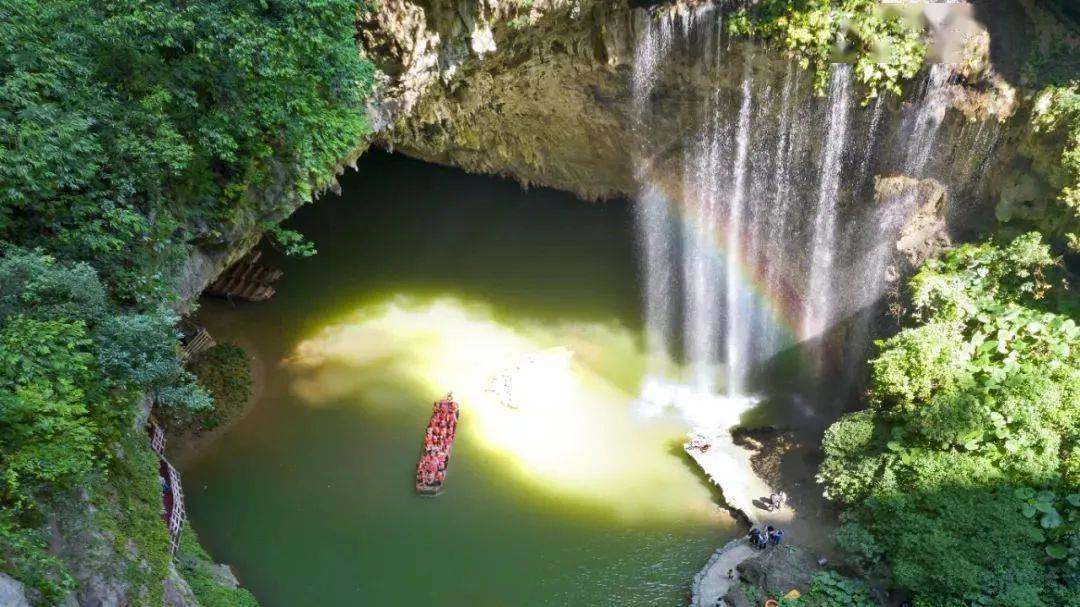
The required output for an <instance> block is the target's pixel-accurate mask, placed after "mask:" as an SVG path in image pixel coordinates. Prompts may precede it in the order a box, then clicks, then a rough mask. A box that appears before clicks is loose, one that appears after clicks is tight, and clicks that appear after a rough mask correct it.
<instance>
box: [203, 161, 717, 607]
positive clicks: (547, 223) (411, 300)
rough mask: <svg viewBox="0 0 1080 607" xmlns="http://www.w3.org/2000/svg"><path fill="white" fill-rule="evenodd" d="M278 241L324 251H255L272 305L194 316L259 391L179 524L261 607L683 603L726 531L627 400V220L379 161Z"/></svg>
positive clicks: (672, 426) (637, 364) (508, 186)
mask: <svg viewBox="0 0 1080 607" xmlns="http://www.w3.org/2000/svg"><path fill="white" fill-rule="evenodd" d="M289 227H294V228H297V229H300V230H301V231H303V232H304V233H305V234H307V235H308V236H309V237H310V238H311V239H312V240H313V241H314V242H315V244H316V246H317V247H318V249H319V254H318V255H317V256H316V257H313V258H310V259H283V258H281V257H279V256H277V255H276V254H274V253H272V252H271V253H269V254H268V255H267V258H266V259H267V260H268V261H269V262H270V263H272V264H274V265H277V266H278V267H281V268H282V269H283V270H284V271H285V277H284V279H283V280H282V281H281V283H280V285H279V287H278V293H277V295H276V296H275V297H274V298H273V299H272V300H271V301H269V302H265V303H260V304H236V305H231V304H228V303H225V302H221V301H214V300H206V301H204V303H203V308H202V310H201V312H200V315H199V316H200V320H201V322H203V323H204V324H206V325H207V326H208V327H209V328H210V329H211V331H212V333H213V334H214V336H215V337H216V338H217V339H218V340H219V341H235V342H238V343H241V344H242V345H244V346H245V347H246V348H248V350H249V351H250V352H251V354H252V355H253V356H254V357H255V361H256V373H257V375H258V376H259V378H260V379H259V388H258V393H257V394H256V397H255V399H254V403H253V407H252V409H251V411H250V413H249V414H248V415H247V416H246V417H244V418H243V419H242V420H241V421H239V422H238V423H237V424H236V425H235V426H233V427H232V428H230V429H229V430H228V431H227V432H226V433H225V434H224V435H223V436H222V437H221V438H220V439H219V440H217V441H215V442H213V443H211V444H209V445H206V446H204V447H202V448H200V449H199V450H198V451H197V452H195V453H193V454H188V455H187V456H186V457H184V459H183V461H182V473H183V475H184V480H185V487H186V491H187V498H188V509H189V511H190V515H191V520H192V524H193V525H194V527H195V528H196V530H197V531H198V532H199V534H200V536H201V538H202V540H203V541H204V543H205V544H206V545H207V547H208V548H209V550H210V551H211V553H212V554H213V555H214V557H215V558H216V559H218V560H220V561H224V562H228V563H230V564H232V565H233V566H234V569H235V571H236V572H237V574H238V576H239V578H240V580H241V581H242V583H243V584H244V585H245V586H247V587H248V588H250V589H251V590H252V591H253V592H254V593H255V595H256V596H257V597H258V598H259V600H260V601H261V602H262V604H263V605H266V606H270V607H273V606H306V605H313V606H335V605H350V606H351V605H446V606H458V605H460V606H485V605H512V606H529V605H677V604H682V603H684V602H685V600H686V598H687V596H688V592H689V585H690V579H691V577H692V576H693V573H694V572H695V571H697V570H698V569H699V568H700V567H701V566H702V565H703V563H704V562H705V560H706V559H707V558H708V555H709V554H710V552H711V551H712V550H714V549H715V548H716V547H717V546H719V545H721V544H722V543H723V542H724V541H726V539H727V538H728V537H729V536H730V535H731V533H732V527H731V521H730V520H729V519H728V518H727V517H726V516H725V515H723V514H722V513H721V512H720V511H719V509H718V508H717V506H716V505H715V495H713V494H712V493H711V492H710V489H709V488H708V487H707V486H706V485H705V483H703V482H702V481H701V479H700V478H699V477H698V476H697V474H696V473H695V471H694V470H693V468H692V467H691V466H690V465H689V464H688V463H687V461H686V459H685V457H684V456H683V455H682V453H681V450H680V449H679V443H680V441H681V440H682V435H683V433H684V432H685V431H686V428H685V427H682V426H681V425H680V423H679V422H678V421H677V420H672V419H642V418H641V416H640V415H639V414H638V413H637V412H636V411H635V408H634V405H633V399H634V395H635V394H636V390H637V387H638V382H639V381H640V379H641V375H642V373H643V370H644V363H643V357H642V355H641V352H640V347H641V346H640V331H641V327H640V319H639V309H640V301H639V294H638V285H637V278H636V273H637V266H636V256H635V252H634V250H635V245H634V231H633V221H632V217H631V214H630V210H629V208H628V206H627V205H626V204H625V203H620V202H612V203H606V204H603V205H598V204H591V203H585V202H581V201H578V200H575V199H573V198H572V197H570V196H568V195H565V194H561V193H557V192H552V191H548V190H532V191H528V192H526V191H522V190H521V189H520V188H519V187H518V186H517V185H515V184H512V183H509V182H506V181H502V180H496V179H490V178H484V177H477V176H469V175H465V174H463V173H460V172H458V171H454V170H450V169H446V168H441V167H436V166H432V165H427V164H423V163H419V162H416V161H412V160H407V159H403V158H399V157H392V156H387V155H384V154H378V153H372V154H369V155H367V156H365V157H364V159H363V160H362V161H361V163H360V165H359V171H358V172H357V173H351V174H349V175H348V176H346V177H345V179H344V182H343V195H342V196H341V197H331V198H329V199H325V200H323V201H320V202H319V203H317V204H316V205H313V206H310V207H306V208H304V209H302V210H301V211H300V212H298V213H297V215H296V217H295V218H294V219H293V220H291V221H290V224H289ZM523 361H524V362H523ZM502 371H506V375H505V376H506V377H512V378H513V380H512V381H513V386H514V387H513V395H514V399H515V400H514V403H513V404H514V406H513V407H511V406H507V404H508V403H507V402H503V401H500V400H499V399H500V398H501V397H498V396H497V394H499V393H498V392H497V391H494V388H492V386H494V385H496V384H495V383H491V382H494V380H492V379H491V378H493V377H502V375H500V373H501V372H502ZM451 389H452V390H455V394H456V395H457V396H458V398H459V400H461V402H462V405H463V417H462V425H461V431H460V434H459V438H458V441H457V444H456V445H455V448H454V457H453V460H452V462H451V466H450V472H449V475H448V480H447V490H446V491H445V493H444V494H443V495H440V496H439V497H437V498H424V497H420V496H417V495H416V494H415V492H414V491H413V488H412V475H413V468H414V465H415V462H416V456H417V454H418V449H419V445H420V440H421V437H422V434H423V431H424V430H423V429H424V425H425V423H426V421H427V417H428V415H429V414H430V403H431V401H432V400H433V399H434V398H436V397H437V396H439V395H440V393H441V392H444V391H446V390H451Z"/></svg>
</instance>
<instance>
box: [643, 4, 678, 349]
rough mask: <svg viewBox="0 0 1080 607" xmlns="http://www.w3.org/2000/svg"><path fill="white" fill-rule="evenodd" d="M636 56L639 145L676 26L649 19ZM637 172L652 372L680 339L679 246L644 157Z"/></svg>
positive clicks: (664, 205)
mask: <svg viewBox="0 0 1080 607" xmlns="http://www.w3.org/2000/svg"><path fill="white" fill-rule="evenodd" d="M643 25H644V27H643V28H642V35H641V36H640V38H639V40H638V44H637V48H636V53H635V61H634V66H633V67H634V70H633V94H634V107H635V109H636V114H637V116H636V124H635V129H636V130H637V133H636V134H637V137H636V139H637V142H638V144H639V145H643V144H644V142H645V141H647V130H648V126H649V125H648V117H649V112H650V109H651V103H650V99H649V96H650V94H651V93H652V88H653V85H654V83H655V80H656V69H657V66H659V65H660V64H661V62H662V61H663V59H664V57H666V56H667V53H668V50H669V48H670V46H671V22H670V21H668V20H666V19H647V20H645V23H644V24H643ZM634 161H635V171H636V173H637V175H638V182H639V183H640V184H641V187H640V190H639V193H638V204H637V206H636V213H635V219H636V222H637V227H638V234H639V247H640V249H641V250H642V251H643V252H644V255H643V261H642V276H643V280H642V284H643V285H644V291H645V292H644V298H643V299H644V302H645V339H646V347H647V349H648V353H649V359H650V366H652V367H654V368H661V367H663V366H665V361H666V359H667V357H668V355H669V353H670V351H671V342H672V337H673V334H674V330H675V329H674V319H673V314H672V308H673V301H672V298H671V293H672V292H673V290H674V286H675V283H674V277H673V275H672V268H673V267H674V264H675V257H674V255H675V253H674V248H675V245H674V243H673V241H672V235H671V228H670V225H669V221H668V217H669V210H668V202H667V201H666V200H665V199H664V196H663V194H662V192H660V190H659V189H657V188H656V187H654V186H653V185H652V184H650V183H649V182H648V180H647V178H646V177H645V175H646V174H647V172H648V168H647V167H646V166H644V162H645V161H644V159H643V158H642V155H641V154H637V155H636V156H635V158H634Z"/></svg>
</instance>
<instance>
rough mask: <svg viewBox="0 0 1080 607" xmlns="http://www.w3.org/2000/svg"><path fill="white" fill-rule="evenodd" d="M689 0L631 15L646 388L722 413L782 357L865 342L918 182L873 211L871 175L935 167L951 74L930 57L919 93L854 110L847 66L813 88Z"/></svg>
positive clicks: (814, 362) (834, 356)
mask: <svg viewBox="0 0 1080 607" xmlns="http://www.w3.org/2000/svg"><path fill="white" fill-rule="evenodd" d="M687 10H688V9H685V8H683V9H675V10H662V11H659V12H657V13H655V14H651V15H649V18H647V19H644V18H643V19H640V20H639V21H638V32H639V35H638V38H637V44H636V54H635V62H634V66H633V68H634V69H633V96H634V108H635V114H636V116H635V118H636V121H635V134H636V143H637V145H636V148H635V154H634V167H635V172H636V176H637V179H638V182H639V195H638V200H637V213H636V217H637V225H638V230H639V243H640V248H641V251H642V264H641V267H642V275H643V276H642V278H643V280H642V282H643V285H644V289H643V291H644V307H645V321H646V322H645V324H646V341H647V347H648V349H649V352H650V354H651V356H650V360H651V361H652V362H651V363H650V364H651V365H652V367H651V375H650V378H649V379H648V380H647V381H646V385H645V387H644V388H643V400H645V401H653V402H654V403H657V404H668V403H672V404H677V405H681V404H683V402H682V401H687V400H688V401H693V402H694V403H696V404H701V403H705V404H706V405H707V406H708V407H715V408H721V409H723V408H725V407H726V408H731V409H734V411H733V412H729V414H727V415H723V414H720V413H716V414H715V415H714V417H715V416H721V417H718V418H717V419H723V420H726V421H729V422H730V421H732V418H731V415H733V414H737V412H738V410H740V409H741V407H745V406H746V404H747V403H748V402H751V400H752V395H753V394H755V393H758V392H759V391H760V390H761V387H760V383H759V382H758V381H757V377H758V374H759V372H760V371H761V370H762V368H763V366H767V365H769V364H772V363H773V361H774V360H776V357H777V356H783V355H786V354H785V353H786V352H788V351H792V352H801V353H802V354H801V355H800V356H801V358H803V359H805V360H806V363H804V366H805V367H807V368H809V369H810V370H811V372H810V376H811V377H813V376H814V374H815V373H828V372H829V371H828V368H829V365H826V364H822V361H824V360H825V359H827V358H828V359H830V360H831V361H833V362H835V360H844V356H843V352H842V351H844V350H846V351H848V352H851V353H857V354H858V355H862V354H864V353H865V351H866V345H867V343H868V341H869V338H870V333H871V331H870V326H871V324H870V323H871V321H872V320H873V318H875V310H876V309H877V306H878V302H879V301H880V298H881V295H882V292H883V291H884V289H885V287H886V284H887V282H888V281H887V280H886V273H887V268H888V267H889V266H890V265H891V264H893V263H894V257H895V253H896V242H897V239H898V238H899V237H900V234H901V232H902V229H903V226H904V225H905V224H906V222H907V221H908V219H909V217H910V216H911V214H912V213H913V212H914V208H915V206H916V205H915V200H916V195H915V188H914V187H912V188H908V189H906V190H904V192H905V194H904V195H902V196H898V197H894V198H891V199H887V200H883V201H879V202H878V203H877V206H875V204H876V203H875V201H874V199H873V196H872V193H873V191H874V188H873V187H872V185H873V179H871V177H872V176H873V175H875V174H882V173H888V172H890V171H892V172H902V173H904V174H906V175H908V176H911V177H914V178H920V177H923V176H926V175H927V174H928V173H930V171H931V169H932V168H933V166H934V162H933V161H934V158H935V151H934V148H935V146H936V145H937V140H938V139H939V131H940V130H941V126H942V124H943V121H944V116H945V112H946V109H947V108H948V105H949V102H950V97H949V94H948V77H949V73H950V70H949V68H948V67H947V66H939V65H935V66H931V68H930V69H929V70H928V73H927V76H926V78H925V81H924V82H923V84H922V86H921V87H920V89H919V94H918V96H917V97H916V101H915V102H914V103H912V104H909V105H907V106H895V105H893V104H890V103H888V102H887V101H886V100H882V99H878V100H875V101H874V103H872V104H869V105H868V106H866V107H860V106H859V104H858V103H857V100H858V95H859V90H858V87H857V86H856V84H855V83H854V76H853V70H852V68H851V66H850V65H845V64H836V65H834V66H832V68H831V73H830V77H829V86H828V90H827V91H826V93H827V94H825V95H822V96H818V95H815V93H814V91H813V87H812V80H813V79H812V78H810V77H808V76H807V75H806V74H804V72H803V70H802V69H800V68H799V67H798V66H797V65H796V63H795V62H794V61H791V60H786V59H783V58H781V57H776V56H773V55H771V54H770V53H769V52H767V51H763V50H762V49H760V48H759V49H757V50H754V49H753V48H752V47H751V45H743V44H739V43H732V42H730V41H726V40H724V38H723V36H722V35H721V33H720V32H722V28H721V27H720V19H721V16H720V11H719V10H708V9H700V8H699V9H697V10H695V11H694V12H686V11H687ZM644 14H646V13H644V12H642V13H640V14H639V16H641V15H644ZM988 132H989V131H988ZM994 132H995V133H996V131H994ZM982 133H983V130H982V129H979V130H978V131H975V137H976V139H979V140H980V141H986V142H989V143H983V144H981V145H989V146H992V145H993V141H994V140H995V139H993V138H991V137H990V135H983V134H982ZM995 137H996V135H995ZM980 138H981V139H980ZM882 142H891V143H890V145H889V146H888V148H889V149H882ZM978 164H979V163H977V162H973V163H972V166H973V167H975V166H978ZM972 172H977V171H975V170H974V169H972ZM838 326H843V327H845V328H844V329H843V333H842V335H841V336H840V337H841V338H840V339H835V335H834V333H835V331H836V330H837V327H838ZM680 328H681V332H680V331H679V329H680ZM801 342H807V344H812V347H806V345H801ZM793 347H795V348H796V349H795V350H792V348H793ZM837 350H840V351H841V352H839V353H838V352H837ZM679 353H681V355H680V354H679ZM855 362H861V360H860V361H855ZM851 368H855V367H854V366H852V367H851ZM834 383H835V382H834ZM721 403H727V404H726V405H725V404H721ZM740 404H741V406H740ZM699 409H700V408H699Z"/></svg>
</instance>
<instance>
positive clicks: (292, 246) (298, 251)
mask: <svg viewBox="0 0 1080 607" xmlns="http://www.w3.org/2000/svg"><path fill="white" fill-rule="evenodd" d="M266 232H267V234H269V235H270V237H271V238H272V239H273V240H274V242H276V243H277V244H278V245H279V246H281V248H283V249H284V250H285V254H286V255H294V256H296V257H311V256H312V255H315V253H317V251H316V250H315V245H314V243H312V242H311V241H309V240H308V239H307V238H305V237H304V235H303V234H301V233H300V232H297V231H296V230H289V229H286V228H283V227H281V226H279V225H277V224H269V225H268V226H267V227H266Z"/></svg>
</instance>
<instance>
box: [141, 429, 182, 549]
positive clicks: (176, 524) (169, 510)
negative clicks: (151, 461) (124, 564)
mask: <svg viewBox="0 0 1080 607" xmlns="http://www.w3.org/2000/svg"><path fill="white" fill-rule="evenodd" d="M146 431H147V433H148V434H149V435H150V448H151V449H153V450H154V452H155V453H157V454H158V473H159V474H160V475H161V480H162V485H161V504H162V511H161V517H162V519H164V521H165V524H166V525H168V526H169V552H170V553H171V554H176V549H177V548H179V547H180V534H181V533H183V531H184V523H185V522H187V511H186V510H185V509H184V488H183V486H182V485H181V483H180V473H179V472H177V471H176V468H174V467H173V465H172V464H170V463H169V460H168V459H166V458H165V432H163V431H162V430H161V426H158V425H157V423H156V422H154V420H153V419H152V418H151V419H150V420H149V421H147V423H146Z"/></svg>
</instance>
